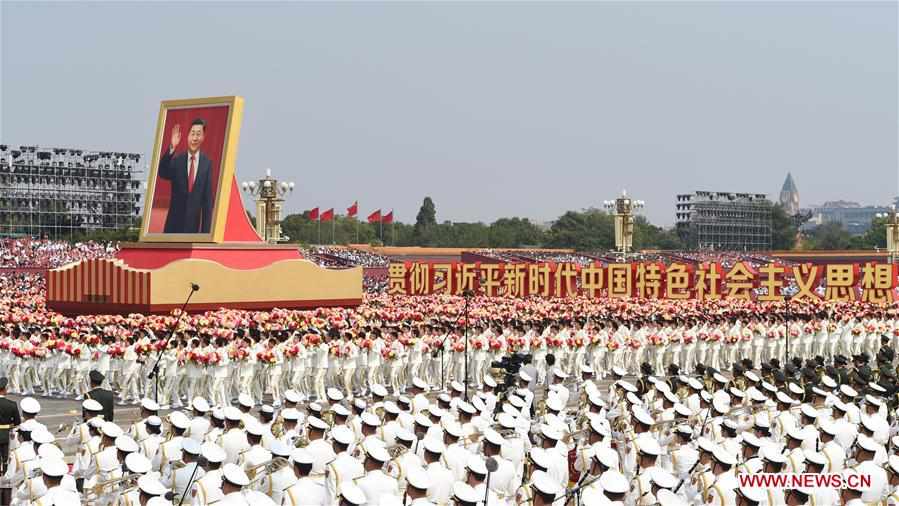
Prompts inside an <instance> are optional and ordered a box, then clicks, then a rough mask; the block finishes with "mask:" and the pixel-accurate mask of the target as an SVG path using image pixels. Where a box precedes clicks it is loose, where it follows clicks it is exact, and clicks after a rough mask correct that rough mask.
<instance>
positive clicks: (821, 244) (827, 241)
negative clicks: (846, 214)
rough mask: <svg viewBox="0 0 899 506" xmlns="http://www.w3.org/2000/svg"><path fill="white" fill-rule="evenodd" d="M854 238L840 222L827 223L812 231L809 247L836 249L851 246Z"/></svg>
mask: <svg viewBox="0 0 899 506" xmlns="http://www.w3.org/2000/svg"><path fill="white" fill-rule="evenodd" d="M851 240H852V238H851V236H850V235H849V232H847V231H846V229H844V228H843V225H841V224H839V223H835V222H834V223H825V224H823V225H819V226H818V227H817V228H815V230H814V231H812V233H811V235H810V237H809V241H808V244H809V247H810V249H814V250H835V249H837V250H838V249H847V248H849V245H850V242H851Z"/></svg>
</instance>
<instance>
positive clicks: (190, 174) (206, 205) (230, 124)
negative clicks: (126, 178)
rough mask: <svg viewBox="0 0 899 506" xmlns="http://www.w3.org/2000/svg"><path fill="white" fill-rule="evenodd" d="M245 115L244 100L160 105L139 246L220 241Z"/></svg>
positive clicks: (224, 98) (216, 100)
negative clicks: (142, 244)
mask: <svg viewBox="0 0 899 506" xmlns="http://www.w3.org/2000/svg"><path fill="white" fill-rule="evenodd" d="M242 115H243V99H242V98H241V97H213V98H199V99H188V100H166V101H164V102H162V104H161V105H160V108H159V120H158V122H157V124H156V141H155V143H154V148H153V157H152V162H151V164H150V168H149V174H148V175H147V196H146V199H145V200H144V219H143V223H142V224H141V237H140V240H141V241H155V242H221V241H222V238H223V237H224V233H225V230H224V229H225V217H226V216H227V212H228V204H229V202H228V200H229V197H230V195H231V184H232V180H233V178H234V164H235V161H236V157H237V143H238V138H239V136H240V122H241V119H242Z"/></svg>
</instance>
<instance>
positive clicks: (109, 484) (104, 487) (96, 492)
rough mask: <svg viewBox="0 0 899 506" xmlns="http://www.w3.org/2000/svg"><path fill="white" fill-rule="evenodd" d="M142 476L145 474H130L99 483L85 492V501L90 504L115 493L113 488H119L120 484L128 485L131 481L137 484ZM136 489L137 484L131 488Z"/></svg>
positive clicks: (124, 492)
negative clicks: (104, 495) (105, 495)
mask: <svg viewBox="0 0 899 506" xmlns="http://www.w3.org/2000/svg"><path fill="white" fill-rule="evenodd" d="M141 476H143V474H140V473H129V474H126V475H124V476H120V477H118V478H112V479H109V480H105V481H100V482H97V483H96V484H95V485H93V486H92V487H90V488H89V489H87V490H85V494H84V496H85V497H84V500H85V502H90V501H91V500H98V499H99V498H100V496H102V495H103V494H105V493H109V492H113V491H114V489H113V487H115V488H119V487H118V485H119V484H120V483H127V482H130V481H135V482H136V480H137V479H138V478H140V477H141ZM135 487H136V484H135V486H133V487H129V488H130V489H133V488H135ZM128 491H130V490H126V491H123V492H122V495H124V494H126V493H127V492H128ZM89 498H90V499H89Z"/></svg>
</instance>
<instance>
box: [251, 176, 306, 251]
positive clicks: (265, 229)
mask: <svg viewBox="0 0 899 506" xmlns="http://www.w3.org/2000/svg"><path fill="white" fill-rule="evenodd" d="M293 187H294V184H293V182H287V181H278V180H277V179H275V178H273V177H272V170H271V169H265V177H264V178H262V179H260V180H258V181H244V182H243V183H241V184H240V188H241V189H242V190H243V191H244V192H246V193H247V194H249V195H251V196H253V197H255V198H256V232H257V233H258V234H259V235H260V236H261V237H262V238H263V239H265V241H266V242H270V243H277V242H279V241H286V240H288V239H290V238H289V237H285V236H282V235H281V205H282V204H283V203H284V197H285V196H286V195H287V194H288V193H290V192H292V191H293Z"/></svg>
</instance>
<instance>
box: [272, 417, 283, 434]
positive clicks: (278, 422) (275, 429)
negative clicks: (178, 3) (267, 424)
mask: <svg viewBox="0 0 899 506" xmlns="http://www.w3.org/2000/svg"><path fill="white" fill-rule="evenodd" d="M272 435H273V436H275V439H281V436H283V435H284V417H282V416H281V413H278V418H275V421H274V422H272Z"/></svg>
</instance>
